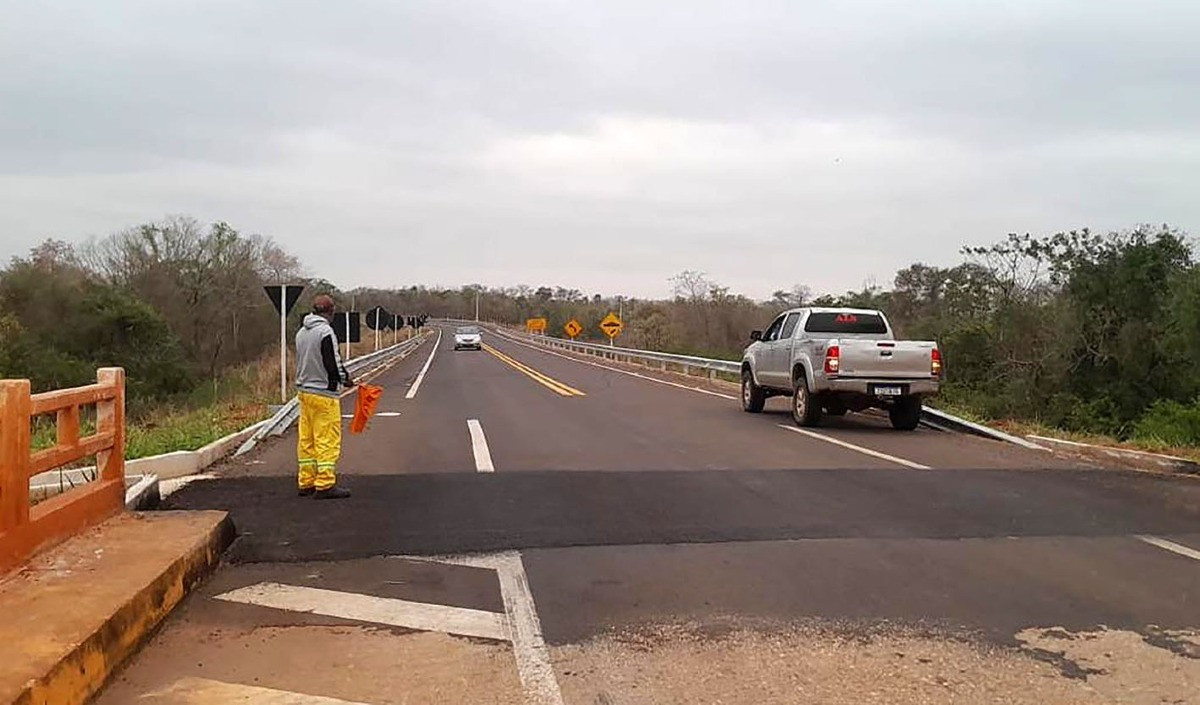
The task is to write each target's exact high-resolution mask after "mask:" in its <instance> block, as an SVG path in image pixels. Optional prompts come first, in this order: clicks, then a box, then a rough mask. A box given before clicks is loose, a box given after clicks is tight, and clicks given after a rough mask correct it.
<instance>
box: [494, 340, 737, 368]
mask: <svg viewBox="0 0 1200 705" xmlns="http://www.w3.org/2000/svg"><path fill="white" fill-rule="evenodd" d="M501 332H502V333H503V334H504V335H508V336H512V337H513V338H517V339H520V340H526V341H530V342H533V343H537V344H539V345H545V346H546V347H551V348H560V349H562V350H572V351H574V352H580V353H584V354H588V355H595V356H597V357H602V358H605V359H609V360H613V361H615V362H630V363H633V362H640V363H643V364H645V363H658V365H659V366H660V367H661V368H662V369H666V366H667V365H674V366H676V367H680V368H682V369H683V371H684V373H686V374H691V372H692V370H705V371H707V372H708V373H709V374H708V376H709V378H710V379H711V378H715V377H716V376H717V374H718V373H724V374H731V375H739V374H741V371H742V364H741V363H740V362H736V361H734V360H716V359H713V358H708V357H695V356H693V355H676V354H674V353H663V352H655V351H653V350H637V349H634V348H621V347H616V346H613V345H599V344H597V343H580V342H577V341H574V340H563V339H562V338H551V337H547V336H543V335H529V334H527V333H518V332H515V331H510V330H503V331H501Z"/></svg>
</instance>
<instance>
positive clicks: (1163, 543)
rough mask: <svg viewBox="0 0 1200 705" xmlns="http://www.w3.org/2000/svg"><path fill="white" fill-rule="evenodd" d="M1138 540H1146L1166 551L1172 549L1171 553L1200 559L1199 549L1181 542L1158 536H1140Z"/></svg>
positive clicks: (1195, 559) (1196, 559)
mask: <svg viewBox="0 0 1200 705" xmlns="http://www.w3.org/2000/svg"><path fill="white" fill-rule="evenodd" d="M1138 540H1139V541H1144V542H1146V543H1148V544H1150V545H1151V546H1157V547H1159V548H1161V549H1162V550H1164V551H1170V552H1171V553H1177V554H1179V555H1181V556H1185V557H1187V558H1191V559H1192V560H1194V561H1200V551H1197V550H1196V549H1194V548H1191V547H1189V546H1184V545H1183V544H1181V543H1175V542H1174V541H1168V540H1166V539H1160V538H1158V537H1157V536H1138Z"/></svg>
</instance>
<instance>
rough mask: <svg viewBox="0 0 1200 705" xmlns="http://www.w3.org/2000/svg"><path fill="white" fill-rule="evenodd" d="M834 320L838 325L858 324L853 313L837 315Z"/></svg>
mask: <svg viewBox="0 0 1200 705" xmlns="http://www.w3.org/2000/svg"><path fill="white" fill-rule="evenodd" d="M835 320H836V321H837V322H838V323H858V316H856V315H854V314H853V313H839V314H838V317H837V319H835Z"/></svg>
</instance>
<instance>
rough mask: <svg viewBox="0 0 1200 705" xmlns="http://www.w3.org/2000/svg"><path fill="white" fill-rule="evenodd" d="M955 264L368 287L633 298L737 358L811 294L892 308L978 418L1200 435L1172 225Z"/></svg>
mask: <svg viewBox="0 0 1200 705" xmlns="http://www.w3.org/2000/svg"><path fill="white" fill-rule="evenodd" d="M962 255H963V261H962V262H961V263H960V264H958V265H955V266H952V267H934V266H929V265H925V264H914V265H912V266H909V267H907V268H905V269H903V270H901V271H900V272H898V273H897V274H896V277H895V279H894V282H893V286H892V287H891V288H890V289H883V288H880V287H868V288H866V289H863V290H861V291H851V292H847V293H845V294H841V295H823V296H819V297H816V298H813V297H812V296H811V295H810V292H809V290H808V288H807V287H804V286H799V285H798V286H794V287H792V288H791V289H788V290H779V291H776V292H775V294H774V296H773V297H772V299H771V300H770V301H766V302H757V301H753V300H751V299H748V298H747V297H745V296H741V295H737V294H733V293H731V292H730V291H729V290H728V289H727V288H725V287H722V286H720V285H718V284H716V283H714V282H712V281H711V280H709V279H708V278H707V277H706V276H705V275H703V274H702V273H698V272H683V273H682V274H680V275H679V276H677V277H674V278H673V279H672V280H671V284H672V287H673V289H674V297H673V298H671V299H669V300H661V301H644V300H624V301H618V300H615V299H605V298H602V297H600V296H598V295H597V296H592V297H588V296H586V295H584V294H583V293H582V292H580V291H578V290H574V289H564V288H561V287H555V288H551V287H540V288H537V289H534V288H532V287H516V288H511V289H489V290H482V289H481V288H480V287H464V288H462V289H459V290H428V289H420V288H416V287H414V288H412V289H408V290H398V291H386V292H369V293H370V294H372V295H373V296H375V297H377V298H379V299H380V300H386V303H384V305H385V306H389V307H394V308H393V310H406V307H412V306H419V307H420V308H421V309H422V310H427V311H428V312H429V313H431V314H432V315H435V316H451V317H460V318H466V317H470V316H472V315H473V305H474V298H475V294H476V291H477V290H482V291H483V297H482V315H483V317H484V318H485V319H490V320H497V321H503V322H510V323H516V322H520V321H523V320H525V319H526V318H528V317H534V316H545V317H546V318H548V319H549V323H550V333H551V334H552V335H561V332H560V331H561V330H562V325H563V323H565V322H566V321H567V320H570V319H571V318H577V319H579V321H580V322H582V323H583V324H584V327H585V329H586V330H587V331H588V332H589V333H586V334H585V335H588V334H590V335H592V336H593V338H594V337H596V335H597V333H596V332H597V330H598V323H599V321H600V319H601V318H602V317H603V316H604V315H605V314H606V313H607V312H609V311H612V310H616V309H617V308H618V306H622V307H623V308H624V311H625V323H626V332H625V334H624V336H622V338H621V340H620V342H621V344H623V345H627V346H630V347H638V348H645V349H652V350H661V351H666V352H677V353H683V354H691V355H701V356H706V357H716V358H724V359H736V358H737V357H738V356H740V353H741V350H742V348H743V347H744V345H745V344H746V342H747V338H748V333H749V331H750V330H751V329H754V328H760V329H761V328H762V327H764V326H765V325H766V324H767V323H768V322H769V321H770V319H771V318H772V317H773V316H774V315H775V314H776V313H777V312H778V311H780V310H782V309H784V308H788V307H791V306H797V305H802V304H815V305H826V306H862V307H870V308H880V309H883V310H884V311H886V312H887V313H888V314H889V316H890V318H891V319H892V322H893V323H894V324H895V325H896V327H897V329H898V331H899V333H900V334H902V335H905V336H908V337H913V338H929V339H935V340H937V341H939V343H940V344H941V347H942V350H943V354H944V356H945V359H946V363H947V370H948V380H947V383H946V385H945V390H944V393H943V395H942V396H941V398H940V399H939V400H938V403H939V404H940V405H942V406H945V407H947V408H949V409H953V410H955V411H956V412H958V413H961V414H963V415H964V416H967V417H969V418H974V419H979V420H992V421H994V420H1020V421H1024V422H1028V423H1032V424H1036V425H1039V426H1041V427H1048V428H1055V429H1060V430H1062V431H1066V432H1071V433H1078V434H1100V435H1104V436H1108V437H1112V438H1114V439H1118V440H1122V441H1138V442H1139V443H1141V444H1142V445H1147V444H1163V445H1169V446H1179V445H1200V424H1198V423H1197V419H1200V403H1198V402H1197V398H1198V397H1200V267H1198V266H1197V264H1196V260H1195V253H1194V250H1193V246H1192V244H1191V242H1190V241H1189V239H1188V238H1187V237H1186V235H1185V234H1184V233H1182V232H1180V231H1178V230H1176V229H1173V228H1170V227H1168V226H1162V227H1140V228H1138V229H1135V230H1133V231H1130V232H1123V233H1109V234H1105V235H1099V234H1095V233H1092V232H1090V231H1088V230H1080V231H1071V232H1065V233H1058V234H1055V235H1050V236H1043V237H1036V236H1032V235H1009V236H1008V237H1007V238H1005V239H1004V240H1003V241H1001V242H999V243H997V244H995V245H992V246H990V247H977V248H965V249H964V250H963V251H962Z"/></svg>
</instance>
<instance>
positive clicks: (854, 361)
mask: <svg viewBox="0 0 1200 705" xmlns="http://www.w3.org/2000/svg"><path fill="white" fill-rule="evenodd" d="M837 345H838V347H839V352H840V357H841V370H840V374H841V376H843V377H872V378H879V379H921V378H925V379H928V378H929V377H930V365H931V358H932V356H933V349H934V348H935V347H936V344H935V343H933V342H931V341H918V340H871V339H853V338H851V339H842V340H838V341H837Z"/></svg>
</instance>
